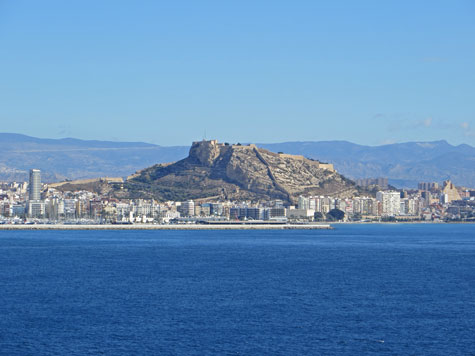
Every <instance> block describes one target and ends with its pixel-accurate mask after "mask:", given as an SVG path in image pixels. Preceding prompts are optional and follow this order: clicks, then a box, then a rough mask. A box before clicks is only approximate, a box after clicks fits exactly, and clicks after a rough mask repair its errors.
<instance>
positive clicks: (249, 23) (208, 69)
mask: <svg viewBox="0 0 475 356" xmlns="http://www.w3.org/2000/svg"><path fill="white" fill-rule="evenodd" d="M0 132H14V133H22V134H26V135H30V136H35V137H45V138H63V137H75V138H81V139H98V140H113V141H145V142H150V143H156V144H160V145H166V146H170V145H188V144H190V142H191V141H196V140H201V139H203V138H207V139H212V138H213V139H218V140H219V141H222V142H224V141H226V142H260V143H263V142H283V141H321V140H348V141H351V142H355V143H360V144H366V145H380V144H387V143H394V142H406V141H434V140H447V141H448V142H450V143H452V144H461V143H467V144H470V145H475V1H473V0H451V1H437V0H430V1H429V0H427V1H417V0H411V1H404V0H398V1H380V0H374V1H367V0H358V1H339V0H335V1H316V0H309V1H306V0H301V1H299V0H294V1H290V0H289V1H279V0H270V1H266V0H258V1H256V0H252V1H247V0H239V1H222V0H216V1H208V0H200V1H196V0H190V1H182V0H174V1H159V0H156V1H146V0H142V1H130V0H129V1H121V0H101V1H97V0H81V1H64V0H57V1H53V0H42V1H37V0H30V1H23V0H0Z"/></svg>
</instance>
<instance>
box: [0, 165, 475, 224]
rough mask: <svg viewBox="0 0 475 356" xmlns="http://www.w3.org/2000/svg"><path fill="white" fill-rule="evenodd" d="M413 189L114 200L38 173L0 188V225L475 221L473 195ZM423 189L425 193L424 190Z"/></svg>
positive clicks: (441, 189) (448, 188)
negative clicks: (240, 198) (292, 201)
mask: <svg viewBox="0 0 475 356" xmlns="http://www.w3.org/2000/svg"><path fill="white" fill-rule="evenodd" d="M422 184H425V185H423V186H422V185H420V186H419V188H423V189H417V190H412V191H411V190H409V191H401V192H400V191H388V190H386V191H384V190H381V191H378V192H377V193H376V196H375V197H369V196H368V197H353V198H348V199H339V198H334V197H328V196H300V197H299V199H298V202H297V204H296V205H288V204H285V203H284V202H283V201H281V200H272V201H258V202H251V201H244V202H235V201H213V202H210V201H200V200H196V201H193V200H187V201H182V202H175V201H169V202H158V201H154V200H143V199H137V200H117V199H114V198H110V197H105V196H99V195H97V194H95V193H92V192H89V191H79V192H68V191H65V192H63V191H60V190H57V189H54V188H51V187H48V186H47V185H42V184H41V172H40V171H39V170H36V169H34V170H31V171H30V179H29V182H28V183H26V182H23V183H3V184H1V185H0V218H1V219H2V220H1V221H3V222H4V223H5V222H19V223H20V222H25V221H28V220H32V219H36V220H37V221H43V222H46V221H48V222H59V221H66V222H71V223H77V222H80V221H88V222H96V223H99V222H103V223H138V222H140V223H171V222H177V223H180V222H181V223H191V222H196V221H206V220H264V221H289V220H292V221H315V220H318V221H321V220H331V219H334V218H335V216H338V214H337V215H334V214H333V213H332V212H334V211H335V210H338V211H340V212H342V213H343V214H344V219H345V220H354V221H359V220H394V219H397V220H421V219H423V220H434V219H435V220H437V219H440V220H443V219H445V220H447V219H449V220H454V219H455V220H458V219H467V220H470V219H473V218H474V217H475V191H472V190H460V189H457V188H456V187H454V186H453V184H452V183H450V182H449V181H446V182H444V185H443V187H439V186H438V185H437V186H436V185H435V183H422ZM426 188H427V189H426Z"/></svg>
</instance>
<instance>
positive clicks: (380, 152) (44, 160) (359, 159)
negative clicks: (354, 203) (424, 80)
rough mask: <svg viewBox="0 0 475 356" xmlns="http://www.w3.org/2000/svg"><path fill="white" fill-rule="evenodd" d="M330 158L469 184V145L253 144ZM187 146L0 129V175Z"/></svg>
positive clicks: (87, 171)
mask: <svg viewBox="0 0 475 356" xmlns="http://www.w3.org/2000/svg"><path fill="white" fill-rule="evenodd" d="M257 146H258V147H260V148H265V149H267V150H270V151H272V152H279V151H283V152H286V153H290V154H295V155H304V156H305V157H308V158H314V159H319V160H324V161H330V162H332V163H333V164H334V165H335V168H336V169H337V170H338V172H340V173H341V174H343V175H345V176H346V177H349V178H352V179H356V178H370V177H373V178H374V177H388V178H389V183H390V184H392V185H395V186H397V187H412V188H415V187H417V183H418V182H421V181H427V182H439V183H441V182H442V181H444V180H446V179H450V180H451V181H452V182H454V184H455V185H457V186H468V187H475V147H472V146H470V145H466V144H463V145H458V146H453V145H451V144H449V143H447V142H445V141H434V142H406V143H396V144H390V145H383V146H363V145H357V144H354V143H351V142H346V141H320V142H282V143H262V144H259V143H258V144H257ZM188 151H189V146H173V147H165V146H157V145H153V144H148V143H143V142H107V141H85V140H78V139H72V138H66V139H40V138H35V137H29V136H25V135H19V134H7V133H0V181H12V180H17V181H25V180H28V170H29V169H30V168H39V169H41V177H42V180H43V181H44V182H58V181H62V180H64V179H88V178H96V177H104V176H108V177H125V176H128V175H130V174H132V173H133V172H135V171H137V170H140V169H143V168H145V167H150V166H151V165H153V164H156V163H164V162H172V161H178V160H181V159H183V158H185V157H186V156H187V153H188Z"/></svg>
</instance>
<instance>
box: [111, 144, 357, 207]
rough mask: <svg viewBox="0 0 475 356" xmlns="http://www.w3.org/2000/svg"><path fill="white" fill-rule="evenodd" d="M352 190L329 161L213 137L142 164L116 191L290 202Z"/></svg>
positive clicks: (170, 197) (168, 196) (161, 196)
mask: <svg viewBox="0 0 475 356" xmlns="http://www.w3.org/2000/svg"><path fill="white" fill-rule="evenodd" d="M355 193H357V188H356V187H355V185H354V183H353V182H351V181H350V180H348V179H346V178H344V177H343V176H341V175H340V174H338V173H337V172H336V171H335V170H334V169H333V166H332V165H331V164H323V163H321V162H319V161H316V160H310V159H307V158H304V157H303V156H297V155H288V154H279V153H273V152H270V151H267V150H265V149H261V148H257V147H256V146H255V145H246V146H242V145H227V144H220V143H218V142H217V141H215V140H212V141H199V142H194V143H193V145H192V146H191V149H190V152H189V155H188V157H187V158H185V159H182V160H180V161H178V162H176V163H172V164H158V165H155V166H153V167H150V168H147V169H144V170H142V171H140V172H138V173H137V174H136V175H134V176H133V177H131V178H130V179H128V180H127V182H126V183H125V184H124V185H123V186H121V189H118V190H117V191H116V195H117V196H119V197H124V198H125V197H128V198H138V197H143V198H151V197H153V198H156V199H159V200H185V199H207V198H209V199H217V198H222V199H236V200H245V199H249V200H258V199H282V200H284V201H287V202H292V203H295V201H296V200H297V198H298V196H299V195H301V194H303V195H311V194H312V195H331V196H339V197H349V196H352V195H354V194H355Z"/></svg>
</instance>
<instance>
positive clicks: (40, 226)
mask: <svg viewBox="0 0 475 356" xmlns="http://www.w3.org/2000/svg"><path fill="white" fill-rule="evenodd" d="M332 229H333V227H332V226H331V225H329V224H279V225H272V224H262V225H252V224H248V225H246V224H235V225H233V224H219V225H212V224H204V225H197V224H183V225H172V224H170V225H147V224H137V225H114V224H104V225H61V224H56V225H53V224H52V225H47V224H45V225H43V224H33V225H26V224H25V225H23V224H22V225H14V224H8V225H7V224H5V225H0V231H2V230H4V231H16V230H37V231H38V230H44V231H47V230H332Z"/></svg>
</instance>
